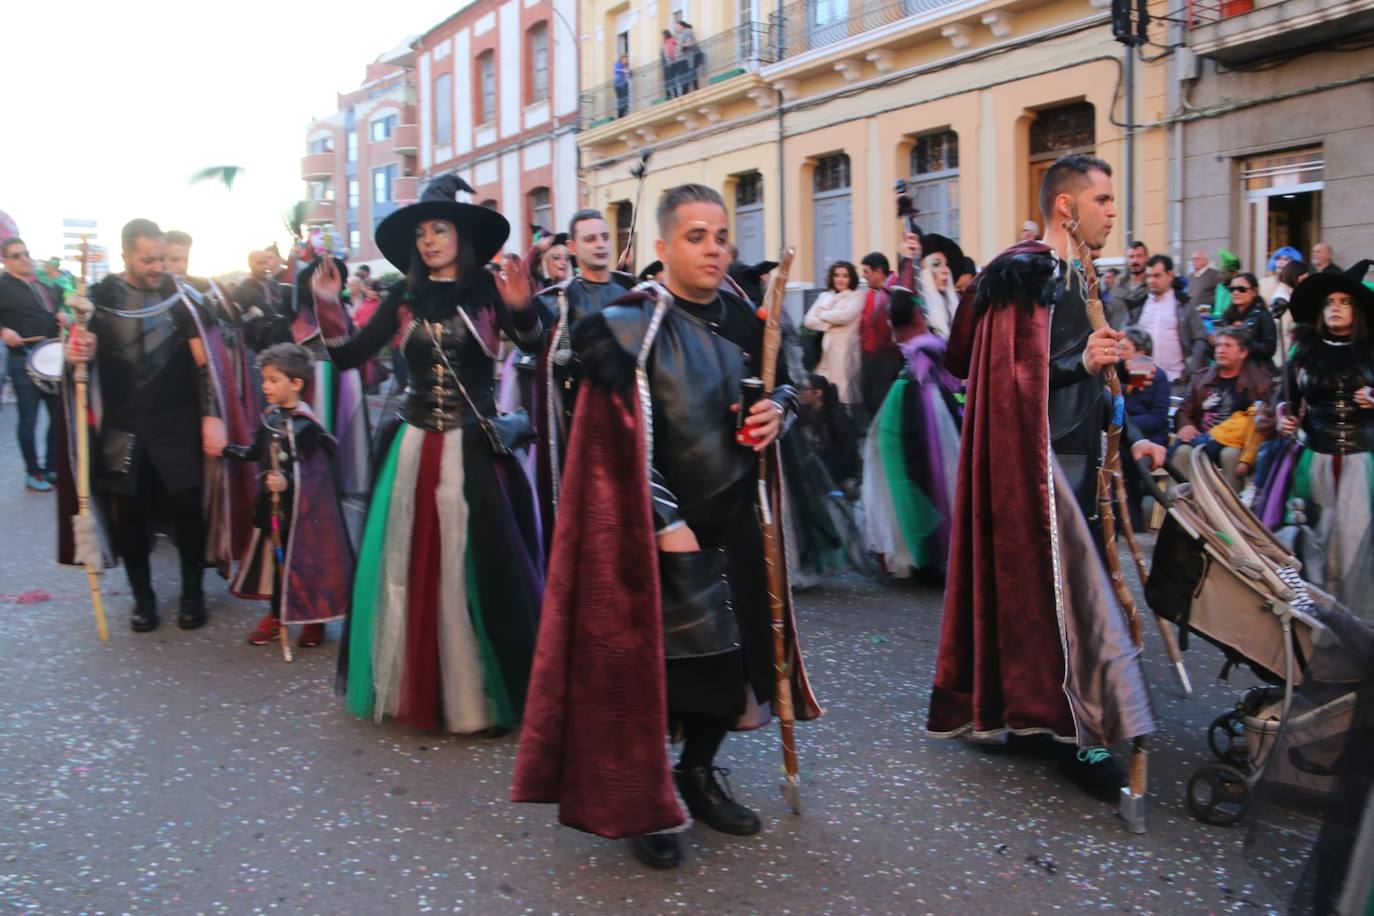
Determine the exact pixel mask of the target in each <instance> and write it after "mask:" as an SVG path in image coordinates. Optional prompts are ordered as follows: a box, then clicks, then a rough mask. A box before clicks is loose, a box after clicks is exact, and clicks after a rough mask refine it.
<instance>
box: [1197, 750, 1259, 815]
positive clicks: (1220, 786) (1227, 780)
mask: <svg viewBox="0 0 1374 916" xmlns="http://www.w3.org/2000/svg"><path fill="white" fill-rule="evenodd" d="M1249 808H1250V784H1249V783H1247V782H1246V781H1245V774H1244V773H1242V772H1241V771H1240V770H1237V769H1236V768H1234V767H1228V766H1220V765H1218V764H1215V763H1209V764H1207V765H1205V766H1202V767H1199V768H1198V770H1197V772H1196V773H1194V774H1193V776H1192V778H1191V779H1189V780H1188V810H1190V811H1192V812H1193V816H1194V817H1196V818H1197V819H1198V820H1200V821H1202V822H1204V823H1207V824H1211V825H1212V826H1214V827H1230V826H1231V825H1232V824H1234V823H1236V822H1237V821H1239V820H1240V819H1241V818H1243V817H1245V812H1246V811H1248V810H1249Z"/></svg>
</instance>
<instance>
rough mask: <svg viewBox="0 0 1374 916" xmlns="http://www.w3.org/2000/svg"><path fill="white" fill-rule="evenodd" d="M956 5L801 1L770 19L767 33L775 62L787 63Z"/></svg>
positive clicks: (920, 0)
mask: <svg viewBox="0 0 1374 916" xmlns="http://www.w3.org/2000/svg"><path fill="white" fill-rule="evenodd" d="M957 2H960V0H848V2H846V0H801V2H797V3H789V4H787V5H786V6H784V7H781V8H780V9H779V10H778V11H777V12H776V13H773V14H772V15H771V16H769V19H768V31H769V36H770V38H771V39H772V40H773V42H774V44H775V45H776V53H777V59H778V60H786V59H787V58H789V57H796V56H798V55H800V54H805V53H806V52H808V51H814V50H816V49H817V48H823V47H825V46H827V45H833V44H836V43H838V42H841V41H844V40H845V39H847V38H854V37H857V36H859V35H862V34H864V33H865V32H869V31H872V30H873V29H879V28H882V27H883V26H887V25H896V24H898V23H900V22H902V20H904V19H909V18H911V17H913V16H925V15H928V14H932V13H938V12H939V11H940V10H941V9H943V8H944V7H947V6H953V5H954V4H955V3H957Z"/></svg>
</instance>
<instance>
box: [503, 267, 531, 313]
mask: <svg viewBox="0 0 1374 916" xmlns="http://www.w3.org/2000/svg"><path fill="white" fill-rule="evenodd" d="M495 279H496V291H497V292H499V293H500V294H501V301H502V302H504V303H506V307H507V308H510V309H513V310H515V311H520V310H521V309H527V308H529V307H530V306H531V305H532V304H533V303H532V300H531V299H530V281H529V277H528V276H527V275H526V273H525V267H524V265H523V264H522V263H521V262H520V257H519V255H514V254H508V255H506V256H505V257H504V258H502V259H501V269H500V270H499V271H497V272H496V274H495Z"/></svg>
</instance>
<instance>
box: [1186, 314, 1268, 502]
mask: <svg viewBox="0 0 1374 916" xmlns="http://www.w3.org/2000/svg"><path fill="white" fill-rule="evenodd" d="M1249 355H1250V339H1249V336H1248V335H1247V334H1246V333H1245V331H1243V330H1242V329H1240V328H1232V327H1223V328H1218V329H1217V331H1216V334H1215V344H1214V358H1215V360H1216V364H1215V365H1213V366H1210V367H1209V368H1207V369H1204V370H1202V371H1201V372H1199V373H1197V374H1196V375H1194V376H1193V380H1192V382H1191V383H1190V384H1189V386H1188V393H1187V395H1186V396H1185V397H1184V399H1183V404H1182V405H1180V406H1179V408H1178V412H1177V413H1176V414H1175V415H1174V421H1175V425H1176V426H1177V428H1178V441H1177V442H1176V443H1175V444H1174V448H1173V453H1172V454H1171V455H1170V456H1169V461H1170V462H1171V464H1172V466H1173V468H1174V469H1175V470H1176V471H1178V472H1179V473H1181V474H1182V475H1183V476H1184V477H1187V476H1188V463H1189V461H1190V460H1191V455H1192V451H1193V449H1194V448H1195V447H1196V448H1204V449H1206V451H1207V452H1208V454H1209V455H1211V457H1212V460H1213V462H1214V463H1215V464H1217V465H1218V466H1219V467H1220V468H1221V473H1222V477H1224V478H1225V480H1226V482H1227V484H1228V485H1229V486H1230V487H1231V488H1232V489H1233V490H1236V491H1237V492H1239V491H1240V489H1241V486H1242V484H1243V482H1244V479H1245V477H1246V475H1248V474H1249V473H1250V468H1251V466H1252V465H1253V463H1254V460H1255V457H1254V455H1255V451H1256V450H1257V449H1258V447H1259V441H1260V439H1262V438H1268V437H1269V435H1271V434H1272V426H1271V423H1270V422H1269V421H1268V416H1269V415H1268V413H1267V412H1265V413H1263V414H1261V413H1260V412H1259V411H1258V407H1259V405H1257V404H1256V402H1267V401H1268V400H1269V395H1270V390H1271V388H1272V387H1273V379H1272V378H1271V377H1270V375H1269V373H1268V372H1266V371H1264V370H1263V369H1261V368H1260V367H1259V366H1256V365H1255V364H1253V363H1251V362H1249V360H1248V357H1249ZM1251 408H1256V409H1255V410H1253V411H1252V410H1251ZM1236 414H1240V415H1241V416H1240V417H1236V416H1235V415H1236ZM1252 439H1253V442H1252V441H1251V440H1252ZM1237 442H1239V443H1240V444H1239V445H1236V444H1230V443H1237ZM1247 455H1248V459H1247Z"/></svg>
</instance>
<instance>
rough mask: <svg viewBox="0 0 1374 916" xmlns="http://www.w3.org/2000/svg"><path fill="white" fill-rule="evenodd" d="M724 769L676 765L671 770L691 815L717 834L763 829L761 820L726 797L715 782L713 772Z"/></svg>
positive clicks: (748, 834)
mask: <svg viewBox="0 0 1374 916" xmlns="http://www.w3.org/2000/svg"><path fill="white" fill-rule="evenodd" d="M717 771H719V772H720V773H722V774H724V773H726V772H728V771H726V770H722V769H720V768H719V767H686V768H682V767H678V768H676V769H674V770H673V776H674V778H675V779H676V780H677V788H678V791H679V792H681V793H682V800H683V801H685V802H686V803H687V810H688V811H691V812H692V817H694V818H696V819H697V820H699V821H701V822H703V823H704V824H706V826H708V827H710V828H712V829H713V830H719V831H720V832H721V833H732V834H734V835H735V836H753V835H754V834H756V833H758V832H759V831H760V830H762V829H763V822H762V821H760V820H759V816H758V815H757V814H755V813H754V812H753V811H750V810H749V809H748V808H746V807H744V806H743V805H741V804H740V803H739V802H737V801H735V800H734V799H733V798H731V797H730V793H728V792H727V791H726V790H725V789H724V787H722V786H721V784H720V783H719V782H717V781H716V773H717Z"/></svg>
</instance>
